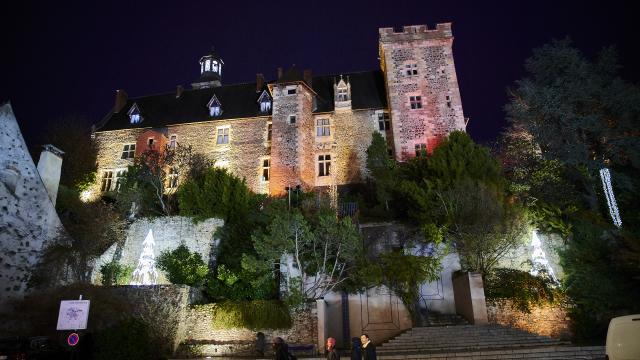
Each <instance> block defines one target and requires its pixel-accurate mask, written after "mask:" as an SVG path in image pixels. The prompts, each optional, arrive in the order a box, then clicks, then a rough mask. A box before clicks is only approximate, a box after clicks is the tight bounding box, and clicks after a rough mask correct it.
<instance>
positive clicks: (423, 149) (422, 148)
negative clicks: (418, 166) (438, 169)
mask: <svg viewBox="0 0 640 360" xmlns="http://www.w3.org/2000/svg"><path fill="white" fill-rule="evenodd" d="M425 155H427V144H416V156H425Z"/></svg>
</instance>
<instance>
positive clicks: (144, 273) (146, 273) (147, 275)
mask: <svg viewBox="0 0 640 360" xmlns="http://www.w3.org/2000/svg"><path fill="white" fill-rule="evenodd" d="M154 246H155V241H154V240H153V231H152V230H151V229H149V233H147V237H146V238H145V239H144V242H143V243H142V253H141V254H140V259H139V260H138V266H137V267H136V269H135V270H134V271H133V275H132V276H131V283H130V284H131V285H155V284H156V283H157V282H158V271H157V270H156V256H155V255H154V254H153V247H154Z"/></svg>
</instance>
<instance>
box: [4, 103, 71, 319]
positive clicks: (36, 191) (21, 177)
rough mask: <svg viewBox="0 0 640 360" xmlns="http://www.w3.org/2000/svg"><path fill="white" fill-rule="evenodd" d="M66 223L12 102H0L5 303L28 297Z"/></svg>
mask: <svg viewBox="0 0 640 360" xmlns="http://www.w3.org/2000/svg"><path fill="white" fill-rule="evenodd" d="M61 228H62V225H61V223H60V219H59V218H58V215H57V213H56V210H55V207H54V205H53V203H52V201H51V199H50V198H49V193H48V192H47V190H46V188H45V186H44V184H43V182H42V179H41V178H40V174H39V173H38V170H37V169H36V166H35V164H34V163H33V160H32V159H31V155H29V151H28V150H27V146H26V144H25V142H24V139H23V137H22V133H21V132H20V127H19V126H18V122H17V121H16V118H15V116H14V115H13V111H12V109H11V105H10V104H4V105H2V106H0V306H1V305H2V303H4V302H5V301H7V300H9V299H19V298H22V296H23V295H24V293H25V292H26V291H27V282H28V281H29V277H30V275H31V271H32V270H33V269H34V267H35V266H36V264H37V263H38V261H39V259H40V256H41V254H42V251H43V250H44V249H45V248H46V246H47V245H49V244H52V243H53V242H54V241H55V238H56V236H57V234H58V231H61Z"/></svg>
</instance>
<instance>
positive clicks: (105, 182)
mask: <svg viewBox="0 0 640 360" xmlns="http://www.w3.org/2000/svg"><path fill="white" fill-rule="evenodd" d="M112 181H113V171H111V170H109V171H105V172H103V173H102V184H101V186H100V191H102V192H105V191H111V183H112Z"/></svg>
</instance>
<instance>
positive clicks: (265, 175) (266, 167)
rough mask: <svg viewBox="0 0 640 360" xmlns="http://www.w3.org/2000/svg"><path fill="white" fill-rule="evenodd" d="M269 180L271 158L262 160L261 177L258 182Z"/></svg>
mask: <svg viewBox="0 0 640 360" xmlns="http://www.w3.org/2000/svg"><path fill="white" fill-rule="evenodd" d="M270 179H271V158H264V159H262V175H261V176H260V180H261V181H262V182H269V180H270Z"/></svg>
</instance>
